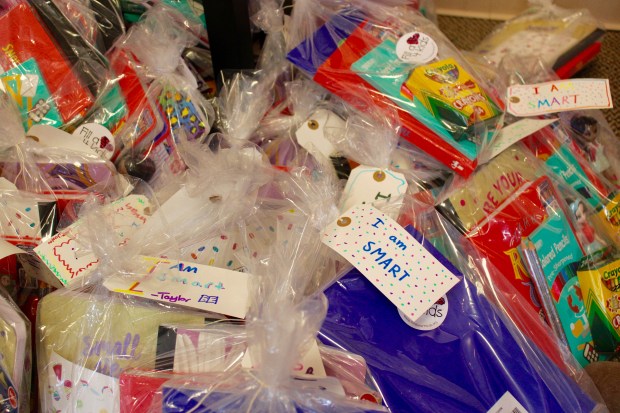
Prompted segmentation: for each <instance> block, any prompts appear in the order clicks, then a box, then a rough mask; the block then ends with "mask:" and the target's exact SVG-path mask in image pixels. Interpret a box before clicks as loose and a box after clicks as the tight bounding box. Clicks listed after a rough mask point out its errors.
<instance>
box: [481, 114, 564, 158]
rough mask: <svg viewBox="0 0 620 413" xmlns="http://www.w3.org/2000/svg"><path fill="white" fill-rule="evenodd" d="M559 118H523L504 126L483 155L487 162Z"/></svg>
mask: <svg viewBox="0 0 620 413" xmlns="http://www.w3.org/2000/svg"><path fill="white" fill-rule="evenodd" d="M558 120H559V119H558V118H554V119H529V118H528V119H521V120H519V121H517V122H515V123H512V124H510V125H508V126H504V127H503V128H502V129H501V130H500V132H499V133H498V134H497V136H496V137H495V139H494V140H493V141H492V143H491V144H490V146H489V148H488V149H487V152H486V153H485V154H484V155H483V156H484V161H483V162H481V163H486V162H488V161H490V160H491V159H493V158H495V157H496V156H497V155H499V154H500V153H502V152H503V151H504V150H506V149H508V148H509V147H511V146H512V145H514V144H515V143H517V142H519V141H520V140H521V139H523V138H526V137H528V136H530V135H531V134H532V133H534V132H538V131H539V130H541V129H542V128H544V127H546V126H548V125H550V124H552V123H554V122H557V121H558Z"/></svg>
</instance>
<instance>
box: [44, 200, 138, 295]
mask: <svg viewBox="0 0 620 413" xmlns="http://www.w3.org/2000/svg"><path fill="white" fill-rule="evenodd" d="M149 205H150V203H149V201H148V199H147V198H146V197H144V196H141V195H129V196H127V197H125V198H121V199H119V200H117V201H115V202H113V203H111V204H110V205H108V207H107V208H110V209H111V210H112V212H113V214H114V225H115V230H116V236H117V238H118V242H119V245H121V244H123V243H125V242H127V240H128V239H129V237H130V236H131V235H132V234H134V233H135V231H136V230H137V229H139V228H140V227H141V226H142V225H144V223H145V222H146V221H147V217H146V215H145V211H146V209H147V208H148V207H149ZM81 224H82V221H77V222H75V223H74V224H73V225H71V226H70V227H68V228H67V230H66V231H65V232H63V233H60V234H57V235H55V236H54V237H52V238H51V239H50V240H49V241H47V242H44V243H42V244H41V245H39V246H37V247H36V248H35V249H34V252H35V253H36V254H37V255H38V256H39V258H41V261H43V263H44V264H45V265H46V266H47V267H48V268H49V269H50V271H51V272H52V273H53V274H54V275H55V276H56V278H58V279H59V280H60V282H61V283H62V284H63V285H68V284H69V283H70V282H72V281H73V280H75V279H77V278H80V277H83V276H85V275H87V274H88V273H90V272H91V271H92V270H94V269H95V268H96V267H97V265H98V264H99V260H98V259H97V257H95V255H94V254H93V253H92V252H91V251H89V250H85V246H84V245H81V244H80V243H78V242H77V241H76V239H75V238H74V236H73V235H72V234H73V233H74V232H75V231H76V229H77V228H78V227H79V225H81Z"/></svg>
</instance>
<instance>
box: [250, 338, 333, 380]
mask: <svg viewBox="0 0 620 413" xmlns="http://www.w3.org/2000/svg"><path fill="white" fill-rule="evenodd" d="M241 365H242V366H243V368H246V369H253V368H255V366H254V363H253V362H252V358H251V357H250V352H249V351H246V352H245V354H244V356H243V360H242V361H241ZM293 374H295V375H302V376H314V377H317V378H321V377H327V373H326V372H325V366H324V365H323V359H322V358H321V352H320V351H319V346H318V344H317V342H316V341H313V342H312V344H311V345H310V348H309V349H308V351H307V352H306V353H305V354H304V355H303V357H302V358H301V360H299V361H298V362H297V363H295V367H293Z"/></svg>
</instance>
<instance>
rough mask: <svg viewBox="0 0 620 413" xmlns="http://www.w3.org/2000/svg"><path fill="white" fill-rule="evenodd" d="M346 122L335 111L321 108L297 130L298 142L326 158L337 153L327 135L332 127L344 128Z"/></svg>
mask: <svg viewBox="0 0 620 413" xmlns="http://www.w3.org/2000/svg"><path fill="white" fill-rule="evenodd" d="M344 127H345V122H344V120H342V119H341V118H340V117H339V116H338V115H336V114H335V113H334V112H331V111H329V110H326V109H319V110H317V111H316V112H314V113H313V114H312V115H311V116H310V117H309V118H308V120H307V121H306V122H305V123H304V124H303V125H301V127H300V128H299V129H297V131H295V137H296V138H297V143H299V145H300V146H301V147H302V148H304V149H305V150H307V151H308V152H310V153H311V154H316V153H317V152H318V153H320V154H321V155H323V156H324V157H325V158H328V159H329V158H330V157H331V156H334V155H336V152H337V151H336V148H335V147H334V145H332V143H331V142H330V141H329V140H328V139H327V137H326V136H325V134H326V133H328V132H327V131H328V130H330V129H340V130H344Z"/></svg>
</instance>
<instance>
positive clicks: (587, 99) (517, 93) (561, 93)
mask: <svg viewBox="0 0 620 413" xmlns="http://www.w3.org/2000/svg"><path fill="white" fill-rule="evenodd" d="M507 103H508V106H507V109H508V112H510V113H512V114H513V115H515V116H536V115H542V114H545V113H556V112H565V111H571V110H576V109H610V108H612V107H613V104H612V102H611V92H610V90H609V80H608V79H568V80H557V81H552V82H545V83H537V84H533V85H515V86H511V87H509V88H508V96H507Z"/></svg>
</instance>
